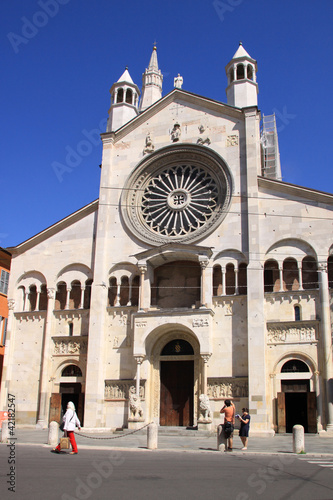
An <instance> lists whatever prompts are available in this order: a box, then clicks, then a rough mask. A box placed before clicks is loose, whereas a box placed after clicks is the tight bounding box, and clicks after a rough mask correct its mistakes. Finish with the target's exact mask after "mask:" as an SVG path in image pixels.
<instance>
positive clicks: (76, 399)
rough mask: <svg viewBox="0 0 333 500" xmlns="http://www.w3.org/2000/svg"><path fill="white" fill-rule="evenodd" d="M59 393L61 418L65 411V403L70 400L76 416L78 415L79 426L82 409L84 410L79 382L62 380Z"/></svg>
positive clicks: (81, 421)
mask: <svg viewBox="0 0 333 500" xmlns="http://www.w3.org/2000/svg"><path fill="white" fill-rule="evenodd" d="M60 394H61V418H62V415H63V414H64V413H66V409H67V404H68V403H69V401H72V402H73V403H74V405H75V409H76V413H77V416H78V417H79V420H80V423H81V426H83V410H84V394H82V392H81V384H80V383H79V382H63V383H60Z"/></svg>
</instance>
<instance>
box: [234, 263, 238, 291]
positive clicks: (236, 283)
mask: <svg viewBox="0 0 333 500" xmlns="http://www.w3.org/2000/svg"><path fill="white" fill-rule="evenodd" d="M235 295H238V269H236V268H235Z"/></svg>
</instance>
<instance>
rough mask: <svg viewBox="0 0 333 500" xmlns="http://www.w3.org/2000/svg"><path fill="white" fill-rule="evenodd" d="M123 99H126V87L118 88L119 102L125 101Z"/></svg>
mask: <svg viewBox="0 0 333 500" xmlns="http://www.w3.org/2000/svg"><path fill="white" fill-rule="evenodd" d="M123 100H124V89H118V92H117V103H120V102H123Z"/></svg>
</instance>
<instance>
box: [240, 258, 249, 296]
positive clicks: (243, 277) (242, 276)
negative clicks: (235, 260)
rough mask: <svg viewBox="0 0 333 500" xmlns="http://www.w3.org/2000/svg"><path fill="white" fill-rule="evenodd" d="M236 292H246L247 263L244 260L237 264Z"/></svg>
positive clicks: (244, 293) (241, 293)
mask: <svg viewBox="0 0 333 500" xmlns="http://www.w3.org/2000/svg"><path fill="white" fill-rule="evenodd" d="M238 293H239V294H240V295H246V294H247V264H245V263H244V262H242V263H241V264H239V266H238Z"/></svg>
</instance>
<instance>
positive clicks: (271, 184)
mask: <svg viewBox="0 0 333 500" xmlns="http://www.w3.org/2000/svg"><path fill="white" fill-rule="evenodd" d="M258 187H259V188H264V189H267V190H269V191H274V192H275V193H279V192H280V193H284V194H288V195H293V196H297V197H298V198H306V199H308V200H312V201H316V202H317V203H328V204H332V205H333V194H330V193H325V192H324V191H317V190H316V189H310V188H307V187H303V186H297V185H296V184H290V183H288V182H283V181H278V180H275V179H267V178H265V177H261V176H258Z"/></svg>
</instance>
